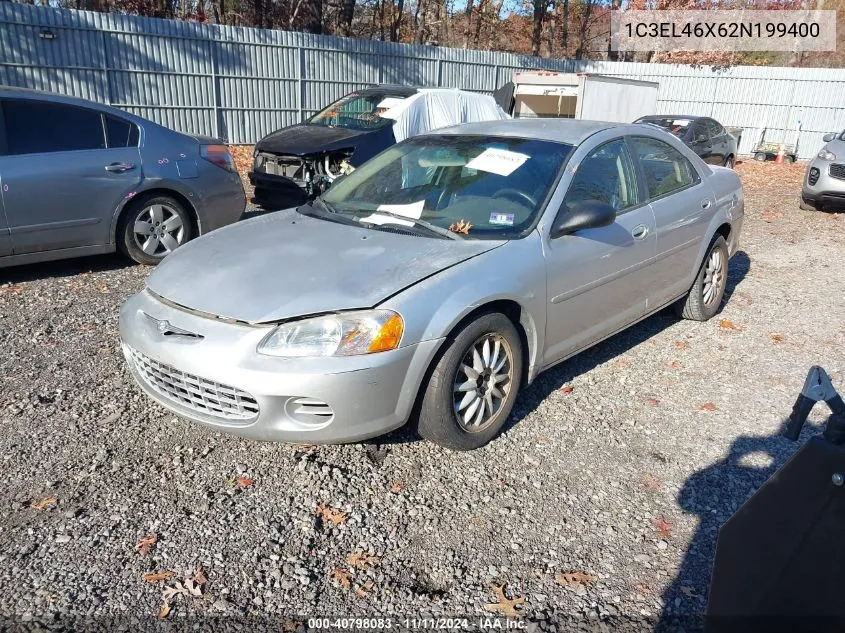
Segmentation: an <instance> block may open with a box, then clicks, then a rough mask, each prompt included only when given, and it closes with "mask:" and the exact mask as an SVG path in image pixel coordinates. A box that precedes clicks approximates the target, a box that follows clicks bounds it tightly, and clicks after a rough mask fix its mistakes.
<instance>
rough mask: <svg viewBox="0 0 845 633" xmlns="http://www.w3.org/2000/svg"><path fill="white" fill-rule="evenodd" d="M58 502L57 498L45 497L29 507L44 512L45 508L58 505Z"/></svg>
mask: <svg viewBox="0 0 845 633" xmlns="http://www.w3.org/2000/svg"><path fill="white" fill-rule="evenodd" d="M58 501H59V500H58V499H57V498H56V497H44V498H43V499H40V500H38V501H35V502H33V503H32V504H31V505H30V506H29V507H30V508H34V509H36V510H44V509H45V508H49V507H50V506H54V505H56V504H57V503H58Z"/></svg>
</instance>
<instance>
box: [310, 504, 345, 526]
mask: <svg viewBox="0 0 845 633" xmlns="http://www.w3.org/2000/svg"><path fill="white" fill-rule="evenodd" d="M317 516H319V517H320V518H321V519H323V521H328V522H329V523H331V524H332V525H334V526H338V525H343V524H344V523H346V516H347V515H346V512H344V511H343V510H338V509H337V508H332V507H331V506H327V505H326V504H325V503H321V504H320V505H318V506H317Z"/></svg>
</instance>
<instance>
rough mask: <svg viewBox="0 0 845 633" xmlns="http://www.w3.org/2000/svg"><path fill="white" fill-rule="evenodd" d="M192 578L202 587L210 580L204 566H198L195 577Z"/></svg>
mask: <svg viewBox="0 0 845 633" xmlns="http://www.w3.org/2000/svg"><path fill="white" fill-rule="evenodd" d="M192 580H193V581H194V582H195V583H196V584H198V585H199V586H200V587H202V586H203V585H204V584H205V583H207V582H208V578H206V576H205V570H204V569H203V568H202V567H200V568H198V569H197V571H196V572H194V577H193V578H192Z"/></svg>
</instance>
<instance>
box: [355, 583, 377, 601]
mask: <svg viewBox="0 0 845 633" xmlns="http://www.w3.org/2000/svg"><path fill="white" fill-rule="evenodd" d="M371 593H373V581H372V580H368V581H367V582H365V583H364V584H363V585H361V586H360V587H358V588H357V589H356V590H355V595H356V596H358V597H359V598H366V597H367V596H369V595H370V594H371Z"/></svg>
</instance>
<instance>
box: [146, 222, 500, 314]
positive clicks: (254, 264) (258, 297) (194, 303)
mask: <svg viewBox="0 0 845 633" xmlns="http://www.w3.org/2000/svg"><path fill="white" fill-rule="evenodd" d="M503 243H504V242H503V241H492V240H461V241H458V240H445V239H437V238H428V237H421V236H414V235H402V234H398V233H392V232H387V231H379V230H373V229H367V228H364V227H357V226H350V225H346V224H339V223H337V222H330V221H328V220H322V219H319V218H314V217H309V216H304V215H301V214H299V213H297V212H296V211H294V210H289V211H280V212H277V213H272V214H269V215H265V216H260V217H257V218H253V219H250V220H245V221H243V222H239V223H237V224H233V225H231V226H228V227H226V228H223V229H219V230H217V231H213V232H211V233H209V234H208V235H206V236H204V237H201V238H199V239H197V240H194V241H192V242H188V243H187V244H185V245H184V246H182V247H180V248H179V249H178V250H177V251H174V252H173V253H171V254H170V255H168V256H167V257H166V258H165V260H164V261H163V262H162V263H161V264H159V265H158V267H157V268H156V269H155V271H153V273H152V274H151V275H150V276H149V278H148V279H147V287H148V288H149V289H150V290H151V291H152V292H154V293H155V294H157V295H159V296H160V297H163V298H164V299H167V300H169V301H171V302H173V303H175V304H177V305H180V306H183V307H185V308H189V309H192V310H197V311H199V312H204V313H208V314H211V315H215V316H218V317H223V318H227V319H235V320H238V321H245V322H248V323H270V322H274V321H283V320H286V319H290V318H293V317H300V316H305V315H309V314H320V313H325V312H335V311H339V310H354V309H359V308H370V307H373V306H375V305H378V304H379V303H381V302H382V301H384V300H385V299H387V298H388V297H390V296H392V295H394V294H396V293H398V292H400V291H401V290H404V289H405V288H407V287H409V286H412V285H413V284H415V283H417V282H419V281H421V280H423V279H425V278H427V277H430V276H431V275H434V274H436V273H438V272H440V271H442V270H445V269H447V268H450V267H452V266H454V265H456V264H459V263H461V262H463V261H465V260H467V259H470V258H472V257H475V256H477V255H480V254H481V253H484V252H486V251H489V250H491V249H493V248H496V247H497V246H500V245H501V244H503Z"/></svg>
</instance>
